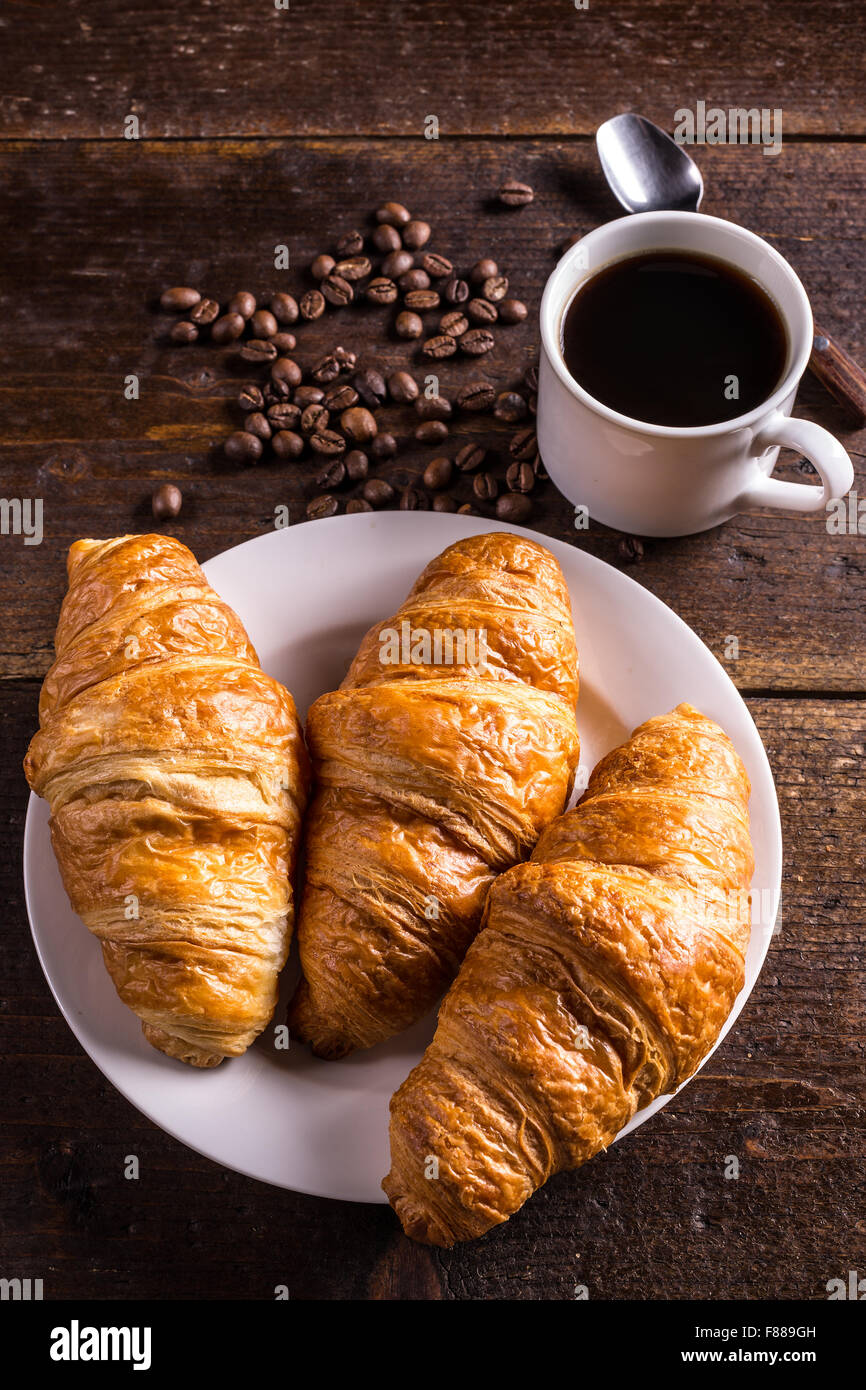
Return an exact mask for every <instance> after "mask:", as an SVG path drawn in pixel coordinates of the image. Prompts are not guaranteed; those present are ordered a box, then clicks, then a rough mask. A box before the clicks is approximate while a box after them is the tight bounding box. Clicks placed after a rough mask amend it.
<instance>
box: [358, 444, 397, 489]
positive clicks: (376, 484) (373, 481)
mask: <svg viewBox="0 0 866 1390" xmlns="http://www.w3.org/2000/svg"><path fill="white" fill-rule="evenodd" d="M378 437H379V438H380V439H381V437H382V436H381V435H379V436H378ZM393 500H394V489H393V488H392V486H391V484H390V483H386V481H385V479H384V478H368V480H367V482H366V483H365V484H364V501H365V502H369V504H370V506H371V507H387V505H388V503H389V502H393Z"/></svg>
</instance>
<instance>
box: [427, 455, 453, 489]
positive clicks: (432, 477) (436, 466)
mask: <svg viewBox="0 0 866 1390" xmlns="http://www.w3.org/2000/svg"><path fill="white" fill-rule="evenodd" d="M452 468H453V465H452V463H451V460H450V459H449V458H446V457H445V455H444V454H443V455H442V456H441V457H440V458H435V459H431V460H430V462H429V463H428V465H427V467H426V468H425V469H424V472H423V473H422V475H421V481H422V482H423V484H424V486H425V487H429V489H430V491H431V492H439V491H440V489H441V488H443V487H447V486H448V484H449V483H450V481H451V472H452Z"/></svg>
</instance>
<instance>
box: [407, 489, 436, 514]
mask: <svg viewBox="0 0 866 1390" xmlns="http://www.w3.org/2000/svg"><path fill="white" fill-rule="evenodd" d="M429 505H430V503H429V502H428V500H427V498H426V496H425V495H424V493H423V492H422V491H421V490H420V488H417V487H407V488H404V490H403V492H402V494H401V496H400V511H401V512H426V511H427V509H428V507H429Z"/></svg>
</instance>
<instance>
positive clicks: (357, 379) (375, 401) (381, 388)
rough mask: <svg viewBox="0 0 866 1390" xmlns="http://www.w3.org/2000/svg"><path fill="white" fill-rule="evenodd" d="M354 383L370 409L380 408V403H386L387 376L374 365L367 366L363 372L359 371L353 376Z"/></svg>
mask: <svg viewBox="0 0 866 1390" xmlns="http://www.w3.org/2000/svg"><path fill="white" fill-rule="evenodd" d="M352 385H353V386H354V388H355V390H356V391H357V392H358V395H359V396H360V397H361V400H362V401H363V402H364V404H365V405H366V406H368V407H369V408H370V410H378V408H379V406H380V405H384V403H385V401H386V399H387V396H388V389H387V387H386V386H385V378H384V377H383V376H382V374H381V373H380V372H377V371H376V370H375V368H374V367H367V368H365V370H364V371H363V372H358V373H357V375H356V376H354V377H353V378H352Z"/></svg>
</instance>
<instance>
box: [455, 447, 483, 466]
mask: <svg viewBox="0 0 866 1390" xmlns="http://www.w3.org/2000/svg"><path fill="white" fill-rule="evenodd" d="M486 457H487V450H486V449H483V448H482V447H481V445H480V444H464V446H463V448H462V449H460V450H458V452H457V454H456V455H455V457H454V463H455V466H456V467H457V468H459V470H460V472H461V473H475V472H476V471H477V469H479V468H480V467H481V465H482V463H483V462H484V460H485V459H486Z"/></svg>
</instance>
